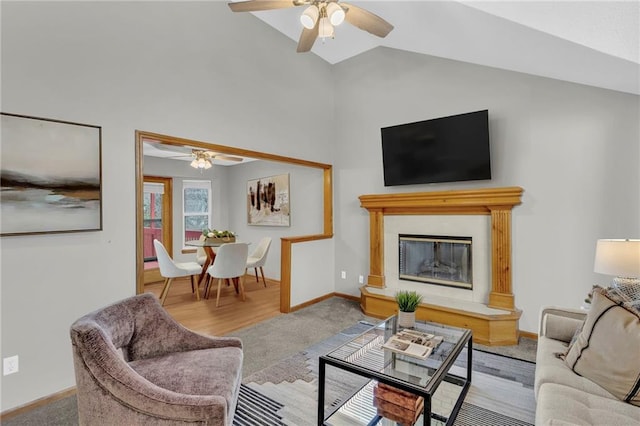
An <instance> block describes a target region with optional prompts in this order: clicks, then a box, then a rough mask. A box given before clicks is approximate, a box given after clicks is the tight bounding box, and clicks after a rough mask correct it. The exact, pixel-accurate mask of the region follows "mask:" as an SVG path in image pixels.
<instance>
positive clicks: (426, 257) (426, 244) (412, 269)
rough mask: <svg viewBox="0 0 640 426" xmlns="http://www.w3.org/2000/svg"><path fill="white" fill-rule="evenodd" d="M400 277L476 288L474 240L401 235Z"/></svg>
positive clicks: (399, 244)
mask: <svg viewBox="0 0 640 426" xmlns="http://www.w3.org/2000/svg"><path fill="white" fill-rule="evenodd" d="M398 239H399V242H398V250H399V255H398V260H399V268H398V271H399V278H400V279H401V280H409V281H417V282H423V283H429V284H437V285H444V286H449V287H456V288H462V289H468V290H471V289H473V279H472V276H473V274H472V271H473V268H472V263H471V262H472V259H471V252H472V250H471V242H472V238H471V237H448V236H438V235H409V234H400V235H399V236H398Z"/></svg>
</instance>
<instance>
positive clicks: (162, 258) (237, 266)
mask: <svg viewBox="0 0 640 426" xmlns="http://www.w3.org/2000/svg"><path fill="white" fill-rule="evenodd" d="M218 232H220V231H218ZM224 232H228V231H224ZM208 235H211V234H209V233H203V234H202V235H201V236H200V238H198V239H195V240H191V241H186V242H185V245H187V246H188V247H194V248H195V249H196V253H195V256H194V258H193V260H192V261H186V262H176V261H175V260H174V259H173V258H172V257H171V256H170V255H169V254H168V252H167V250H166V248H165V247H164V245H163V244H162V242H160V241H159V240H154V241H153V244H154V248H155V251H156V254H157V259H158V267H159V270H160V275H161V276H162V278H163V285H162V289H161V290H160V294H159V295H158V297H159V299H160V302H161V304H162V305H163V306H164V305H165V303H166V300H167V297H168V295H169V293H170V290H171V287H172V284H173V283H174V281H175V280H180V279H182V280H180V284H181V285H183V284H182V282H186V279H187V278H188V279H189V282H190V284H191V285H190V290H191V293H192V294H193V297H194V298H195V300H196V301H198V302H199V301H200V300H201V299H205V300H207V299H209V297H210V292H211V288H212V287H213V286H215V285H217V287H216V303H215V307H216V308H218V307H219V306H220V298H221V292H222V290H223V286H224V287H229V288H231V287H233V290H234V293H235V295H236V296H237V297H238V298H239V299H240V300H241V301H242V302H245V301H246V291H245V285H244V284H245V283H244V281H245V280H244V278H245V274H246V272H247V270H248V269H249V268H253V269H254V273H255V277H256V282H258V283H259V278H258V272H260V274H261V276H262V284H263V288H267V280H266V279H265V277H264V271H263V266H264V264H265V263H266V260H267V255H268V253H269V248H270V246H271V238H270V237H263V238H262V239H260V241H258V242H257V244H255V245H254V244H252V242H242V241H237V240H236V237H235V235H233V234H232V233H231V235H219V236H216V235H211V236H208ZM250 246H253V250H252V251H251V253H250V252H249V248H250ZM201 291H202V293H201Z"/></svg>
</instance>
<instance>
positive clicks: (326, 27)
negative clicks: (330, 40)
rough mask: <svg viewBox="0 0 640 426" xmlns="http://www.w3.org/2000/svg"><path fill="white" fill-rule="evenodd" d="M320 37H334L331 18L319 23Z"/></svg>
mask: <svg viewBox="0 0 640 426" xmlns="http://www.w3.org/2000/svg"><path fill="white" fill-rule="evenodd" d="M318 37H322V38H326V37H333V25H331V22H330V21H329V18H320V22H319V23H318Z"/></svg>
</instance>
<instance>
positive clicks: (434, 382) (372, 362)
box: [318, 316, 473, 426]
mask: <svg viewBox="0 0 640 426" xmlns="http://www.w3.org/2000/svg"><path fill="white" fill-rule="evenodd" d="M414 329H416V330H418V331H421V332H424V333H429V334H433V335H435V336H442V338H443V340H442V342H441V343H440V344H439V345H438V346H437V348H436V349H435V350H433V352H431V354H430V355H429V356H428V357H427V358H426V359H420V358H416V357H412V356H408V355H404V354H399V353H396V352H393V351H391V350H389V349H384V348H382V345H383V344H384V343H385V342H386V341H387V340H388V339H389V338H390V337H391V336H393V335H394V334H395V333H397V332H398V331H400V329H399V328H398V324H397V317H396V316H392V317H389V318H387V319H386V320H384V321H383V322H381V323H380V324H378V325H376V326H373V327H371V329H369V330H367V331H365V332H364V333H363V334H361V335H359V336H358V337H356V338H354V339H353V340H351V341H349V342H347V343H345V344H344V345H342V346H340V347H338V348H336V349H334V350H333V351H331V352H329V353H328V354H326V355H323V356H321V357H320V366H319V367H320V368H319V380H318V425H330V426H341V425H372V426H373V425H379V426H383V425H385V426H386V425H396V424H397V423H396V421H394V420H397V419H394V420H391V419H393V416H391V415H389V416H387V417H389V418H387V417H385V416H384V415H386V414H385V411H384V410H381V409H379V408H376V406H375V405H374V388H375V387H376V386H380V387H383V386H385V385H389V386H392V387H393V388H395V389H397V390H400V393H402V392H403V391H404V392H409V394H410V396H412V397H413V395H415V396H420V397H423V398H424V408H418V410H416V411H415V412H416V416H418V414H419V412H420V411H421V414H420V415H419V416H418V417H417V420H416V423H417V424H420V421H421V420H420V419H422V424H423V425H432V424H434V425H453V422H454V421H455V418H456V416H457V414H458V411H460V407H461V406H462V402H463V400H464V398H465V396H466V394H467V391H468V390H469V386H470V385H471V364H472V362H471V361H472V352H473V351H472V340H471V337H472V333H471V330H466V329H462V328H457V327H451V326H447V325H442V324H436V323H432V322H424V321H416V325H415V327H414ZM465 346H466V348H467V351H466V355H465V354H463V352H462V350H463V348H464V347H465ZM465 358H466V359H465ZM456 361H457V362H456ZM465 361H466V362H465ZM454 364H455V365H454ZM465 364H466V365H465ZM327 366H332V367H335V368H337V369H339V370H343V371H347V372H349V373H353V374H356V375H358V376H362V377H364V378H366V379H369V380H368V381H367V382H366V384H365V385H364V386H362V387H358V388H357V390H355V391H354V392H353V393H352V394H351V395H350V396H348V397H347V398H341V399H340V401H339V402H338V403H337V404H334V405H332V406H331V407H325V390H326V389H325V386H326V385H327V383H326V369H327ZM380 383H381V384H382V385H379V384H380ZM387 389H388V387H387ZM405 395H406V394H405ZM413 398H415V397H413ZM377 404H378V406H380V402H377ZM419 407H422V404H420V406H419ZM414 408H415V407H414ZM381 414H383V415H381ZM403 424H404V423H403Z"/></svg>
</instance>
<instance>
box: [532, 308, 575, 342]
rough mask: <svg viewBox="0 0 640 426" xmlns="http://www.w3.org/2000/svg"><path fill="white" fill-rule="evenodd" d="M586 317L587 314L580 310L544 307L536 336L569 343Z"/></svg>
mask: <svg viewBox="0 0 640 426" xmlns="http://www.w3.org/2000/svg"><path fill="white" fill-rule="evenodd" d="M586 316H587V313H586V312H585V311H583V310H580V309H572V308H562V307H556V306H547V307H544V308H542V311H541V312H540V329H539V331H538V335H539V336H546V337H549V338H552V339H556V340H562V341H564V342H569V341H571V338H572V337H573V335H574V334H575V331H576V330H577V329H578V328H579V327H580V326H581V325H582V323H583V322H584V319H585V318H586Z"/></svg>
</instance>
